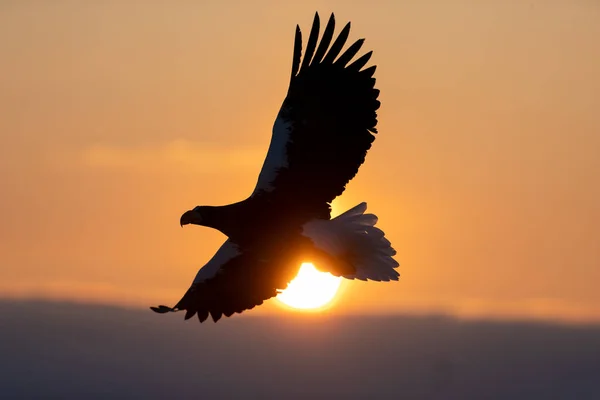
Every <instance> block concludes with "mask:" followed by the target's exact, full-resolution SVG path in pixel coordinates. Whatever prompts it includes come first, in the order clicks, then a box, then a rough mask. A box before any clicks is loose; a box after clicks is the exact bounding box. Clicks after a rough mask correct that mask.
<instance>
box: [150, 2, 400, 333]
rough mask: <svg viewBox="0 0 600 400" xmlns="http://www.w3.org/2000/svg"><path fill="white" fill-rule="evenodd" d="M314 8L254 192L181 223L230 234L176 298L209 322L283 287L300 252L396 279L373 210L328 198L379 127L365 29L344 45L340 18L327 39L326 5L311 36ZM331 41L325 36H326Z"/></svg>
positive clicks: (341, 269) (341, 270)
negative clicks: (336, 204)
mask: <svg viewBox="0 0 600 400" xmlns="http://www.w3.org/2000/svg"><path fill="white" fill-rule="evenodd" d="M319 30H320V20H319V14H318V13H317V14H315V17H314V21H313V24H312V29H311V31H310V35H309V37H308V42H307V45H306V51H305V53H304V57H302V34H301V31H300V27H299V26H296V34H295V41H294V52H293V59H292V71H291V78H290V82H289V89H288V92H287V95H286V97H285V100H284V101H283V105H282V106H281V109H280V111H279V113H278V115H277V118H276V120H275V123H274V126H273V132H272V137H271V143H270V145H269V149H268V152H267V155H266V158H265V161H264V164H263V167H262V170H261V172H260V174H259V176H258V182H257V184H256V188H255V189H254V191H253V193H252V194H251V195H250V196H249V197H248V198H246V199H245V200H242V201H240V202H237V203H234V204H229V205H223V206H197V207H195V208H193V209H192V210H189V211H187V212H185V213H184V214H183V215H182V216H181V219H180V223H181V225H182V226H183V225H187V224H196V225H201V226H205V227H210V228H213V229H217V230H219V231H220V232H222V233H223V234H225V235H226V236H227V237H228V239H227V240H226V241H225V243H224V244H223V245H222V246H221V248H220V249H219V250H218V251H217V252H216V254H215V255H214V256H213V258H212V259H210V260H209V261H208V263H207V264H206V265H205V266H204V267H202V268H201V269H200V270H199V271H198V273H197V275H196V277H195V279H194V281H193V283H192V284H191V286H190V288H189V289H188V290H187V292H186V293H185V294H184V296H183V297H182V298H181V300H179V302H178V303H177V304H176V305H175V306H174V307H167V306H158V307H151V309H152V310H154V311H155V312H158V313H168V312H174V311H184V312H185V319H186V320H187V319H189V318H192V317H193V316H194V315H196V316H197V317H198V319H199V320H200V322H204V321H205V320H207V319H208V317H209V316H211V317H212V319H213V321H214V322H217V321H218V320H219V319H220V318H221V317H222V316H226V317H229V316H231V315H233V314H235V313H241V312H243V311H245V310H249V309H252V308H254V307H256V306H258V305H260V304H262V303H263V302H264V301H265V300H267V299H269V298H272V297H274V296H276V295H277V294H278V292H279V291H281V290H283V289H285V288H286V287H287V285H288V283H289V282H290V281H291V280H292V279H293V278H294V277H295V275H296V274H297V272H298V270H299V267H300V265H301V263H302V262H312V263H313V264H314V265H315V266H316V267H317V268H318V269H319V270H321V271H326V272H330V273H331V274H333V275H335V276H341V277H344V278H347V279H361V280H374V281H390V280H398V277H399V274H398V272H397V271H396V268H397V267H398V266H399V264H398V263H397V262H396V261H395V260H394V259H393V256H394V255H395V254H396V252H395V250H394V249H393V248H392V247H391V244H390V242H389V241H388V240H387V239H386V238H385V234H384V232H383V231H382V230H380V229H379V228H377V227H375V224H376V222H377V217H376V216H375V215H374V214H367V213H365V211H366V208H367V205H366V203H361V204H359V205H357V206H356V207H354V208H352V209H350V210H348V211H346V212H345V213H343V214H341V215H339V216H337V217H335V218H333V219H331V215H330V213H331V202H332V201H333V200H334V199H335V198H336V197H337V196H339V195H341V194H342V192H343V191H344V189H345V188H346V185H347V184H348V182H349V181H350V180H351V179H352V178H354V176H355V175H356V173H357V172H358V169H359V167H360V166H361V164H363V162H364V160H365V157H366V155H367V151H368V150H369V149H370V148H371V145H372V143H373V141H374V140H375V134H377V129H376V125H377V113H376V111H377V109H378V108H379V106H380V102H379V101H378V100H377V98H378V96H379V90H378V89H375V78H374V77H373V75H374V73H375V68H376V67H375V66H370V67H368V68H364V67H365V65H366V64H367V62H368V61H369V59H370V57H371V55H372V51H369V52H367V53H365V54H364V55H362V56H360V57H358V58H356V60H354V61H353V59H354V57H355V56H356V55H357V54H358V52H359V50H360V49H361V47H362V45H363V43H364V39H360V40H357V41H356V42H354V43H353V44H351V45H350V46H348V47H347V49H346V50H345V51H344V52H342V49H343V47H344V45H345V43H346V40H347V39H348V35H349V33H350V23H348V24H346V25H345V26H344V28H343V29H342V30H341V31H340V33H339V34H338V36H337V37H336V38H335V40H333V39H334V30H335V18H334V15H333V14H332V15H331V17H330V18H329V20H328V22H327V25H326V26H325V29H324V31H323V35H322V37H321V39H320V41H319ZM332 42H333V43H332Z"/></svg>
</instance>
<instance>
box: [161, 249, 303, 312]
mask: <svg viewBox="0 0 600 400" xmlns="http://www.w3.org/2000/svg"><path fill="white" fill-rule="evenodd" d="M297 272H298V266H297V265H295V266H294V264H293V263H290V262H289V260H287V261H286V260H275V259H270V260H265V259H264V257H263V258H259V257H257V256H256V255H255V254H253V253H241V252H240V251H238V250H237V248H236V246H235V245H234V244H233V243H232V242H231V241H230V240H227V241H226V242H225V243H224V244H223V246H221V248H220V249H219V250H218V251H217V253H216V254H215V256H214V257H213V258H212V259H211V260H210V261H209V262H208V263H207V264H206V265H205V266H204V267H203V268H201V269H200V271H199V272H198V275H196V278H195V279H194V282H193V283H192V285H191V287H190V288H189V289H188V291H187V292H186V293H185V295H184V296H183V297H182V299H181V300H179V302H178V303H177V305H176V306H175V307H172V308H171V307H167V306H158V307H151V309H152V310H153V311H156V312H158V313H167V312H171V311H185V319H190V318H192V317H193V316H194V315H197V316H198V319H199V320H200V322H204V321H206V319H207V318H208V316H209V315H210V316H211V317H212V319H213V321H215V322H217V321H218V320H219V319H221V317H222V316H223V315H224V316H226V317H230V316H231V315H233V314H234V313H241V312H243V311H245V310H250V309H252V308H254V307H256V306H259V305H261V304H262V303H263V302H264V301H265V300H268V299H270V298H271V297H274V296H276V295H277V294H278V289H280V290H283V289H285V288H286V287H287V285H288V283H289V282H290V281H291V280H292V279H293V278H294V277H295V275H296V274H297Z"/></svg>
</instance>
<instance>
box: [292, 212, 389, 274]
mask: <svg viewBox="0 0 600 400" xmlns="http://www.w3.org/2000/svg"><path fill="white" fill-rule="evenodd" d="M366 210H367V203H360V204H359V205H357V206H355V207H353V208H351V209H349V210H348V211H346V212H344V213H343V214H341V215H339V216H337V217H335V218H333V219H332V220H330V221H324V220H315V221H310V222H308V223H307V224H306V225H305V226H304V235H305V236H308V237H309V238H311V239H312V241H313V242H314V244H315V246H316V247H318V248H320V249H321V250H325V251H326V252H327V253H329V254H330V255H332V256H334V257H343V258H344V259H345V261H347V262H349V263H350V264H351V265H352V266H353V267H354V269H355V272H354V273H353V274H349V275H342V276H343V277H344V278H347V279H359V280H364V281H366V280H372V281H386V282H387V281H390V280H394V281H397V280H398V277H399V276H400V274H399V273H398V272H397V271H396V268H397V267H398V266H399V265H400V264H398V262H397V261H396V260H394V259H393V258H392V257H393V256H394V255H396V250H394V248H393V247H392V246H391V243H390V241H389V240H388V239H386V238H385V233H384V232H383V231H382V230H381V229H379V228H376V227H375V224H377V221H378V218H377V216H376V215H375V214H365V212H366Z"/></svg>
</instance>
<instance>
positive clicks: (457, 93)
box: [0, 0, 600, 321]
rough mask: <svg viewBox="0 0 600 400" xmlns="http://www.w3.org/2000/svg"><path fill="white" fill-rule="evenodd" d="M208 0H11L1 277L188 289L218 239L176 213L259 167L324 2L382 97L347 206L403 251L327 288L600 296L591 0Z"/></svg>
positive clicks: (569, 301)
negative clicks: (358, 42) (301, 36)
mask: <svg viewBox="0 0 600 400" xmlns="http://www.w3.org/2000/svg"><path fill="white" fill-rule="evenodd" d="M206 3H207V2H184V1H182V2H174V3H173V2H162V1H148V2H141V1H121V2H116V1H115V2H80V1H75V0H73V1H55V2H47V3H44V2H39V1H18V2H17V1H13V2H2V3H0V54H1V55H2V61H1V62H0V182H2V196H1V197H0V218H1V219H2V223H1V224H0V295H1V296H49V297H61V298H68V299H80V300H81V299H85V300H94V301H105V302H111V303H118V304H124V305H135V306H139V305H154V304H159V303H172V302H174V301H176V300H178V298H179V296H180V295H181V294H182V293H183V292H184V291H185V289H187V286H188V284H189V283H190V281H191V279H192V278H193V277H194V275H195V273H196V269H197V268H198V267H199V266H201V265H202V264H203V263H204V262H205V261H206V260H208V258H209V257H210V256H211V255H212V254H213V253H214V251H215V250H216V249H217V248H218V246H219V245H220V243H221V242H222V241H223V236H222V235H221V234H220V233H218V232H215V231H211V230H209V229H206V228H198V227H192V228H188V229H181V228H180V227H179V225H178V221H179V216H180V215H181V213H182V212H183V211H185V210H187V209H189V208H191V207H193V206H195V205H197V204H225V203H229V202H234V201H236V200H239V199H241V198H243V197H244V196H246V195H247V194H248V193H250V191H251V190H252V189H253V186H254V184H255V182H256V179H257V176H258V172H259V170H260V167H261V164H262V161H263V158H264V155H265V154H266V150H267V146H268V142H269V140H270V130H271V127H272V123H273V121H274V118H275V115H276V113H277V111H278V109H279V107H280V104H281V102H282V100H283V98H284V95H285V93H286V90H287V84H288V78H289V72H290V66H291V56H292V46H293V33H294V27H295V24H296V23H300V24H301V27H302V28H303V32H304V33H305V40H306V35H307V33H308V29H309V27H310V24H311V22H312V18H313V14H314V11H316V10H318V11H319V12H320V13H321V15H322V16H327V15H328V13H329V12H331V11H335V12H336V16H337V20H338V22H339V25H341V24H342V23H343V22H344V21H347V20H351V21H353V29H352V32H351V38H354V39H357V38H360V37H366V38H367V41H366V46H367V47H369V48H371V49H373V50H374V51H375V55H374V57H373V58H372V60H373V62H374V63H376V64H377V65H378V70H377V74H376V77H377V82H378V85H377V86H378V87H379V88H380V89H381V101H382V103H383V104H382V108H381V110H380V113H379V121H380V124H379V131H380V134H379V136H378V138H377V140H376V142H375V144H374V147H373V149H372V151H371V152H370V153H369V156H368V157H367V161H366V163H365V164H364V165H363V167H362V169H361V171H360V172H359V174H358V176H357V178H356V179H355V180H354V181H353V182H352V183H351V184H350V186H349V189H348V190H347V191H346V193H345V194H344V195H343V196H342V197H341V198H340V199H338V200H337V201H336V210H337V211H338V212H341V211H343V210H344V209H346V208H348V207H351V206H354V205H355V204H357V203H359V202H361V201H367V202H368V203H369V210H370V211H372V212H375V213H376V214H378V216H379V217H380V223H379V225H380V226H381V228H382V229H384V230H385V231H386V233H387V235H388V237H389V238H390V240H391V241H392V243H393V244H394V247H395V248H396V249H397V250H398V256H397V259H398V261H399V262H400V263H401V264H402V265H401V267H400V272H401V274H402V277H401V280H400V282H399V283H385V284H378V283H369V284H364V283H349V284H346V285H345V286H344V292H343V296H342V297H341V298H340V299H339V300H338V302H337V305H336V307H335V310H336V312H340V313H341V312H363V311H368V312H378V313H379V312H395V311H403V312H406V311H408V312H422V311H435V312H451V313H455V314H459V315H487V316H523V317H551V318H559V319H569V320H597V321H598V320H600V291H599V290H598V289H597V285H598V282H600V268H599V267H600V245H599V242H598V240H599V239H598V238H600V189H599V188H600V185H598V182H600V158H599V157H598V154H600V117H599V116H598V108H599V106H600V100H599V93H600V75H599V74H598V71H600V47H598V45H597V38H599V37H600V24H598V21H599V20H600V7H599V6H598V4H597V3H595V2H592V1H584V0H580V1H567V0H563V1H554V2H530V3H529V4H525V2H517V1H514V2H485V4H484V2H477V1H456V2H452V5H450V2H446V1H442V0H438V1H431V0H426V1H421V2H396V1H381V2H378V3H377V2H376V3H377V4H378V5H377V6H375V5H373V2H367V1H364V2H346V1H338V2H315V1H307V2H302V3H299V4H298V2H296V3H288V2H285V4H284V2H275V1H273V2H267V1H263V2H252V4H253V6H250V5H249V4H250V2H241V1H240V2H235V3H231V2H230V3H225V2H222V3H221V2H212V3H210V4H206ZM257 4H259V5H260V6H257ZM271 309H274V307H273V306H272V305H271V306H266V307H264V310H266V311H267V312H269V310H271Z"/></svg>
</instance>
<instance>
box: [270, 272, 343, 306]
mask: <svg viewBox="0 0 600 400" xmlns="http://www.w3.org/2000/svg"><path fill="white" fill-rule="evenodd" d="M341 281H342V278H339V277H335V276H333V275H331V274H330V273H327V272H320V271H318V270H317V269H316V268H315V266H314V265H312V264H310V263H304V264H302V266H301V267H300V270H299V271H298V275H297V276H296V277H295V278H294V280H292V282H290V284H289V286H288V287H287V289H286V290H284V291H283V292H281V293H280V294H279V295H278V296H277V299H278V300H279V301H280V302H282V303H283V304H285V305H287V306H289V307H292V308H297V309H303V310H308V309H314V308H319V307H323V306H324V305H326V304H327V303H329V302H330V301H331V300H333V297H334V296H335V294H336V293H337V291H338V289H339V287H340V283H341Z"/></svg>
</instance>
